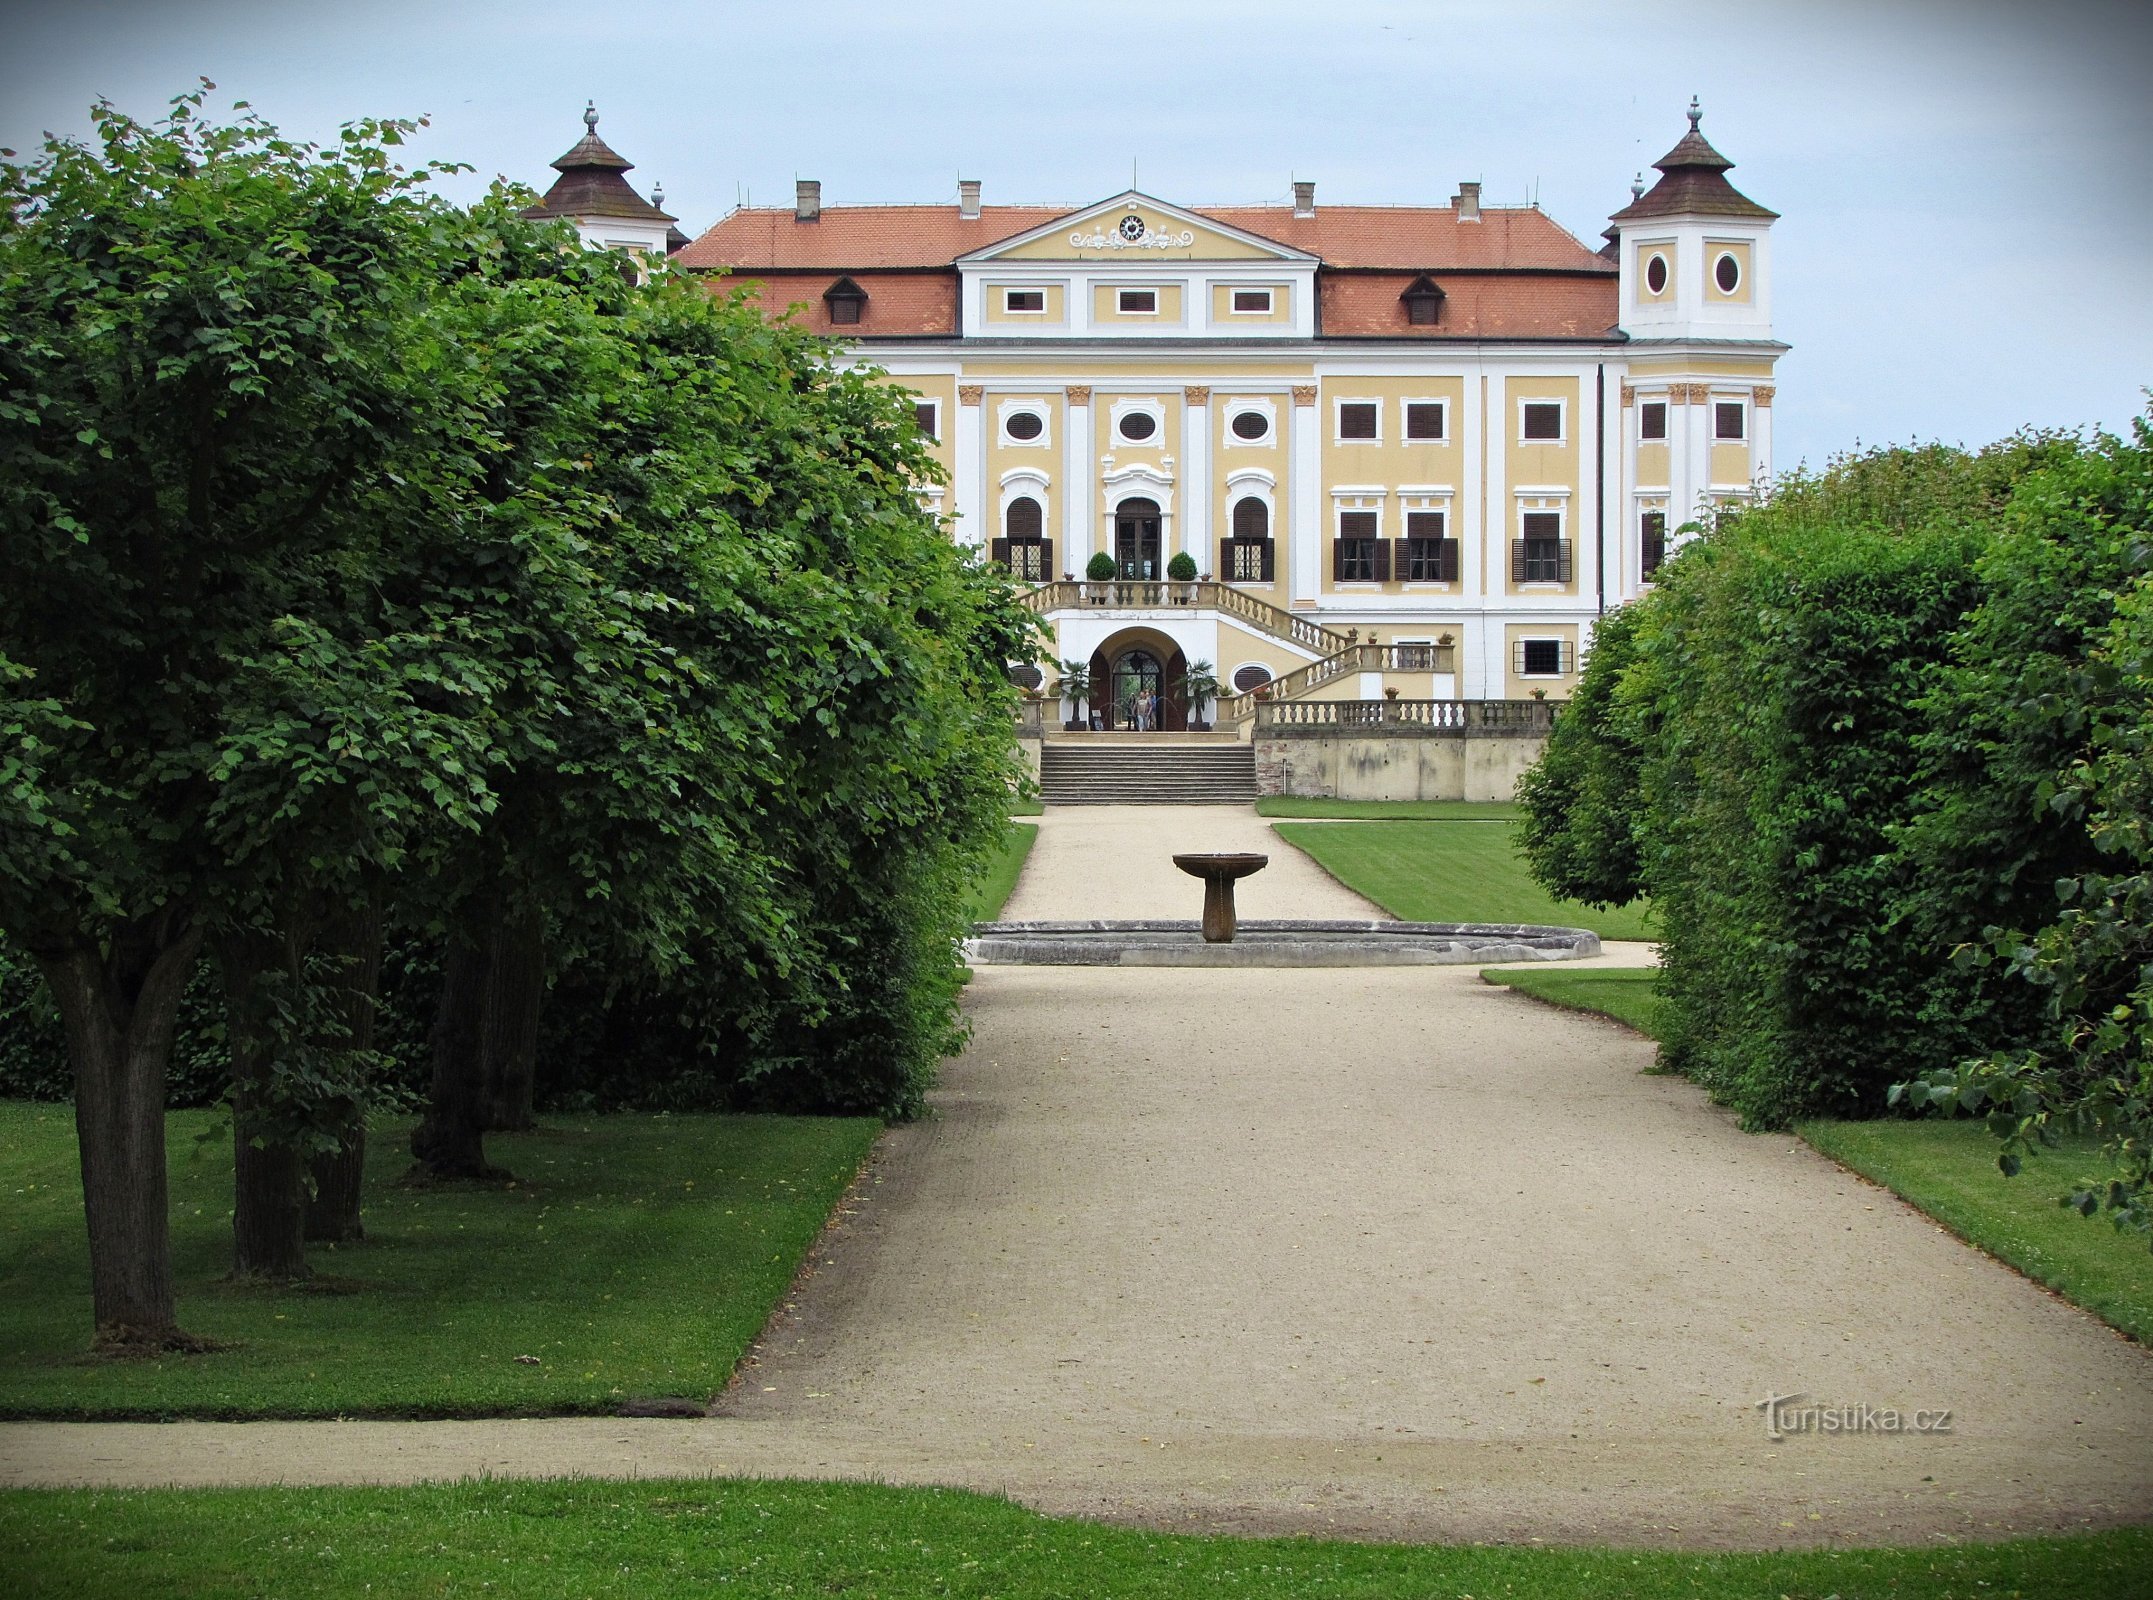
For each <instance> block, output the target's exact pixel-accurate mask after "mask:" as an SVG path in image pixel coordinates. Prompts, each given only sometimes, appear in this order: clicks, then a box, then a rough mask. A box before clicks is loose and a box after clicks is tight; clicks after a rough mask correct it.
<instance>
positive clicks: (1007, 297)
mask: <svg viewBox="0 0 2153 1600" xmlns="http://www.w3.org/2000/svg"><path fill="white" fill-rule="evenodd" d="M1046 308H1047V292H1046V290H1044V289H1004V290H1003V291H1002V309H1003V310H1004V311H1044V310H1046Z"/></svg>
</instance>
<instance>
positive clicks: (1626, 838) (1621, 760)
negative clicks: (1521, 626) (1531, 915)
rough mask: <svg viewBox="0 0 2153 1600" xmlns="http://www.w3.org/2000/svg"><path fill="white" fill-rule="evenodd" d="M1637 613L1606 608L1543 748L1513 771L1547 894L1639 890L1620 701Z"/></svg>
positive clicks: (1598, 898)
mask: <svg viewBox="0 0 2153 1600" xmlns="http://www.w3.org/2000/svg"><path fill="white" fill-rule="evenodd" d="M1634 628H1635V616H1634V613H1633V612H1632V611H1630V610H1628V609H1622V610H1617V611H1613V612H1610V613H1609V614H1608V615H1607V616H1604V617H1602V618H1601V619H1600V621H1599V624H1598V626H1596V627H1595V628H1594V629H1593V633H1592V654H1591V655H1590V656H1589V657H1588V658H1587V659H1586V662H1585V670H1584V673H1583V674H1582V675H1581V676H1580V677H1579V679H1578V685H1577V692H1576V694H1574V695H1573V696H1572V697H1571V699H1570V702H1569V704H1568V705H1566V706H1564V707H1563V709H1562V714H1561V715H1560V716H1558V717H1557V718H1556V719H1555V726H1554V730H1553V731H1552V732H1551V733H1550V734H1549V736H1548V742H1547V748H1546V750H1545V751H1544V752H1543V753H1542V754H1541V757H1540V759H1539V760H1538V761H1537V762H1535V763H1534V764H1533V765H1532V766H1531V767H1530V768H1528V769H1527V770H1526V772H1525V774H1524V776H1523V777H1521V778H1520V779H1519V780H1518V787H1517V795H1518V802H1519V804H1520V805H1521V806H1522V807H1523V810H1524V817H1523V821H1522V823H1521V825H1520V826H1519V829H1518V848H1519V850H1520V851H1521V853H1522V854H1523V855H1524V857H1525V861H1526V864H1527V865H1528V866H1529V867H1530V868H1531V869H1532V874H1533V876H1534V877H1535V878H1536V879H1538V880H1539V881H1540V883H1542V884H1543V885H1545V886H1546V888H1547V889H1548V891H1549V892H1550V893H1551V894H1555V895H1559V896H1561V897H1562V898H1564V899H1569V900H1580V901H1583V902H1584V903H1585V904H1587V905H1593V906H1622V905H1628V904H1629V903H1630V902H1631V901H1632V900H1635V899H1637V898H1638V897H1639V896H1640V895H1642V894H1643V893H1644V892H1645V890H1644V883H1643V879H1642V876H1641V871H1640V867H1639V862H1638V828H1639V827H1640V825H1641V823H1642V820H1643V819H1642V817H1641V815H1640V813H1639V810H1638V806H1637V784H1638V770H1637V769H1638V760H1639V755H1640V748H1639V743H1638V740H1637V737H1636V736H1635V734H1633V733H1632V732H1631V731H1630V729H1629V728H1628V726H1627V725H1626V724H1627V716H1628V708H1626V707H1625V706H1623V705H1622V704H1621V693H1620V690H1621V684H1622V679H1623V675H1624V674H1625V673H1627V672H1628V671H1629V670H1630V666H1631V664H1632V663H1633V662H1634V661H1635V659H1636V646H1635V639H1634Z"/></svg>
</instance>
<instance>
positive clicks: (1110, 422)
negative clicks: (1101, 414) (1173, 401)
mask: <svg viewBox="0 0 2153 1600" xmlns="http://www.w3.org/2000/svg"><path fill="white" fill-rule="evenodd" d="M1129 416H1145V417H1149V418H1150V419H1151V437H1150V438H1148V439H1124V438H1123V437H1122V436H1121V419H1122V418H1123V417H1129ZM1106 439H1107V448H1108V449H1109V450H1124V449H1126V450H1164V449H1165V448H1166V407H1165V406H1163V405H1161V404H1160V403H1159V402H1158V401H1156V400H1143V399H1133V400H1116V401H1115V402H1114V404H1113V406H1112V407H1111V408H1110V409H1109V410H1108V412H1107V414H1106Z"/></svg>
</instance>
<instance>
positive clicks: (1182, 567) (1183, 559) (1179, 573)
mask: <svg viewBox="0 0 2153 1600" xmlns="http://www.w3.org/2000/svg"><path fill="white" fill-rule="evenodd" d="M1102 553H1103V552H1102ZM1166 575H1167V576H1168V577H1169V578H1171V579H1173V580H1174V582H1176V583H1189V582H1192V581H1193V580H1194V579H1195V577H1196V558H1195V557H1194V556H1192V555H1190V554H1189V553H1188V551H1186V550H1176V551H1175V552H1174V558H1173V559H1172V560H1171V561H1169V562H1167V563H1166Z"/></svg>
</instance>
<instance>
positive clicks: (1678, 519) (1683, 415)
mask: <svg viewBox="0 0 2153 1600" xmlns="http://www.w3.org/2000/svg"><path fill="white" fill-rule="evenodd" d="M1697 420H1698V408H1697V407H1696V406H1693V405H1691V404H1690V386H1689V385H1688V384H1686V383H1671V384H1669V385H1668V386H1667V533H1668V536H1669V537H1670V538H1671V537H1673V535H1674V531H1675V529H1677V528H1679V527H1681V526H1682V524H1683V523H1685V522H1687V521H1689V519H1690V510H1691V508H1692V507H1693V506H1695V505H1696V504H1697V489H1696V486H1695V485H1694V484H1692V483H1691V482H1690V460H1691V458H1692V457H1693V455H1694V454H1695V452H1694V451H1693V450H1692V449H1691V443H1692V441H1693V439H1694V438H1695V435H1696V431H1697V429H1696V423H1697Z"/></svg>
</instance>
